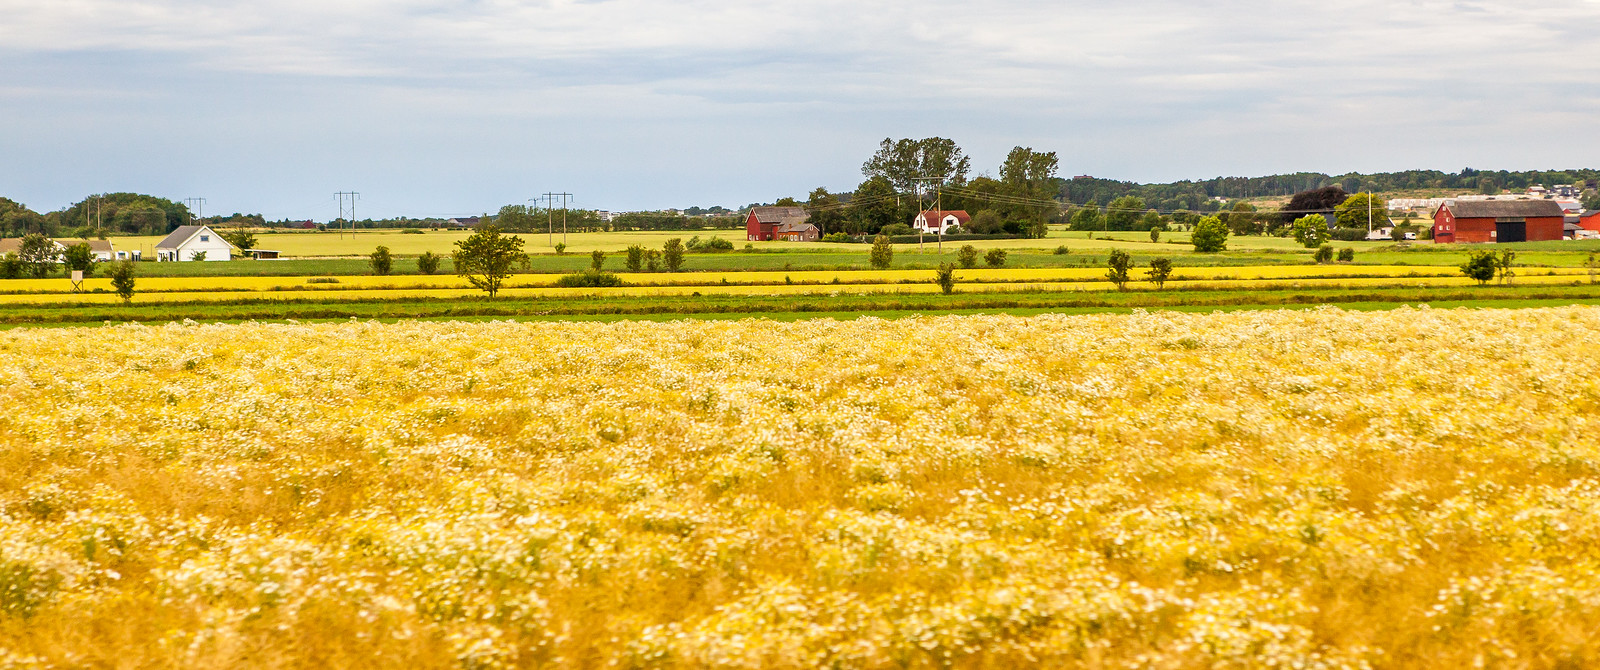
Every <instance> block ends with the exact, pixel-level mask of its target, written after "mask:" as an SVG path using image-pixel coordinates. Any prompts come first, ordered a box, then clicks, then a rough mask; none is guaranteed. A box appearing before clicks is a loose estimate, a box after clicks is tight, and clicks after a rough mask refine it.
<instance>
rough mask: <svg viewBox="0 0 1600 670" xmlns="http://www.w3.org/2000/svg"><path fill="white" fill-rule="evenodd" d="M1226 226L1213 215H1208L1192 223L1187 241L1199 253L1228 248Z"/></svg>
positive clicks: (1214, 251)
mask: <svg viewBox="0 0 1600 670" xmlns="http://www.w3.org/2000/svg"><path fill="white" fill-rule="evenodd" d="M1228 232H1229V231H1228V226H1227V224H1225V223H1223V222H1222V219H1219V218H1217V217H1215V216H1208V217H1205V218H1203V219H1200V221H1199V222H1198V223H1196V224H1194V232H1192V233H1190V234H1189V241H1190V242H1193V243H1194V250H1195V251H1197V252H1200V253H1216V252H1219V251H1226V250H1227V249H1228Z"/></svg>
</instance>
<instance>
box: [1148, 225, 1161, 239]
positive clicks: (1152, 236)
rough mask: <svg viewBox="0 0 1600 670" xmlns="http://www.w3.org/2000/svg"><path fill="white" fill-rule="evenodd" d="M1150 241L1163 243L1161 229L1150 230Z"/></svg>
mask: <svg viewBox="0 0 1600 670" xmlns="http://www.w3.org/2000/svg"><path fill="white" fill-rule="evenodd" d="M1150 241H1151V242H1160V241H1161V229H1160V228H1151V229H1150Z"/></svg>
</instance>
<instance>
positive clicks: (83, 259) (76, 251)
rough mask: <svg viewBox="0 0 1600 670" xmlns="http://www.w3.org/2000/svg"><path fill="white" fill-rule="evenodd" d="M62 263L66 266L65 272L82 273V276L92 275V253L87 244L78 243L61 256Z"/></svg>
mask: <svg viewBox="0 0 1600 670" xmlns="http://www.w3.org/2000/svg"><path fill="white" fill-rule="evenodd" d="M61 259H62V262H63V263H64V264H65V265H66V266H67V272H73V271H75V270H81V271H83V276H85V277H87V276H89V275H92V274H94V251H93V250H91V249H90V248H89V243H88V242H79V243H77V244H74V245H72V246H70V247H67V250H66V251H65V252H64V253H62V254H61Z"/></svg>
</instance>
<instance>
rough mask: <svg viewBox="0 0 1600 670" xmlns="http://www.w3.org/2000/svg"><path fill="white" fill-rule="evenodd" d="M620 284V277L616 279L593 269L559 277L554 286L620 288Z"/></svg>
mask: <svg viewBox="0 0 1600 670" xmlns="http://www.w3.org/2000/svg"><path fill="white" fill-rule="evenodd" d="M596 253H598V252H596ZM622 284H623V282H622V278H621V277H618V276H617V275H615V274H612V273H610V272H602V271H600V270H598V269H594V268H590V269H588V270H584V271H583V272H574V273H572V274H569V275H561V277H560V278H559V279H557V280H556V286H561V287H565V288H602V287H610V286H622Z"/></svg>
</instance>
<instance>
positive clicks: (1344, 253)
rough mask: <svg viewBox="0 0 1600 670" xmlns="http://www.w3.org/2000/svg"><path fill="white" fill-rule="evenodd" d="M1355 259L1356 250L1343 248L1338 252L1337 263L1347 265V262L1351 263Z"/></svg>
mask: <svg viewBox="0 0 1600 670" xmlns="http://www.w3.org/2000/svg"><path fill="white" fill-rule="evenodd" d="M1355 259H1356V250H1355V249H1352V248H1350V247H1345V248H1343V249H1340V250H1339V262H1340V263H1349V262H1351V261H1353V260H1355Z"/></svg>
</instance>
